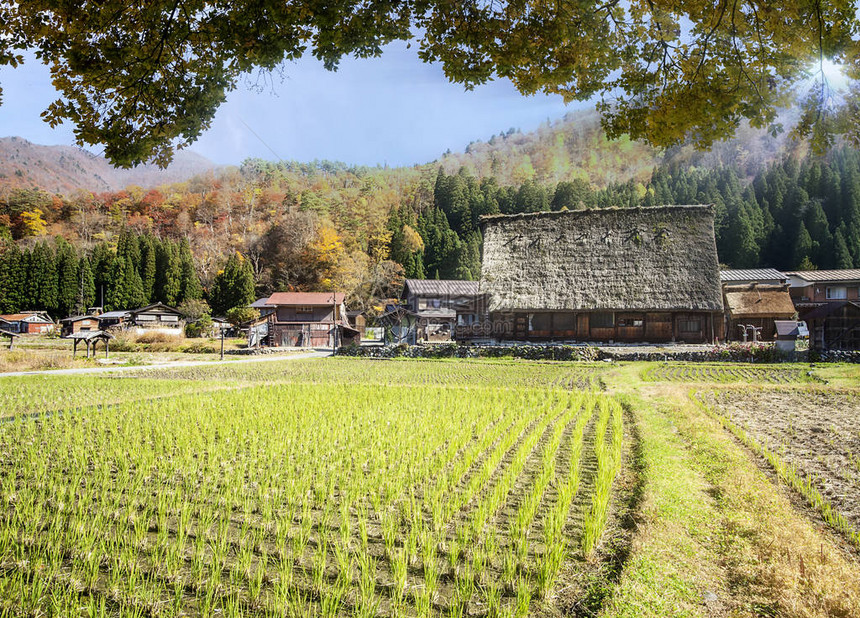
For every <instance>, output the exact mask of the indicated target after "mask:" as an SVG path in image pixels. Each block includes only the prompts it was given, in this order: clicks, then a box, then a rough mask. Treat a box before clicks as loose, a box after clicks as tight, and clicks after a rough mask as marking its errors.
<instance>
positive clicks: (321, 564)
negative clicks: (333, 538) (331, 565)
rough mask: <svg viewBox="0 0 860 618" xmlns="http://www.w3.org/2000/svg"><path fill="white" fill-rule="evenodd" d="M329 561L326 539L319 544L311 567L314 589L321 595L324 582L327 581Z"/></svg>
mask: <svg viewBox="0 0 860 618" xmlns="http://www.w3.org/2000/svg"><path fill="white" fill-rule="evenodd" d="M327 562H328V547H327V546H326V543H325V541H321V542H320V543H319V544H318V545H317V549H316V551H315V552H314V558H313V565H312V568H311V582H312V584H313V587H314V590H315V591H316V592H317V593H318V594H320V595H321V594H322V592H323V587H324V586H323V584H324V583H325V570H326V564H327Z"/></svg>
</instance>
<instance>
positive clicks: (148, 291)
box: [138, 234, 156, 303]
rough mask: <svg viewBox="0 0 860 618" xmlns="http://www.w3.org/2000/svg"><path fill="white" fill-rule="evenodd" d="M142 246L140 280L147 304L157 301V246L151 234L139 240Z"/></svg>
mask: <svg viewBox="0 0 860 618" xmlns="http://www.w3.org/2000/svg"><path fill="white" fill-rule="evenodd" d="M138 244H139V246H140V279H141V283H142V284H143V294H144V296H146V302H147V303H150V302H153V301H154V300H155V298H154V297H155V279H156V277H155V244H154V242H153V238H152V236H151V235H150V234H144V235H142V236H140V237H139V238H138Z"/></svg>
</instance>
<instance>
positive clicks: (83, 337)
mask: <svg viewBox="0 0 860 618" xmlns="http://www.w3.org/2000/svg"><path fill="white" fill-rule="evenodd" d="M65 339H71V340H72V358H74V357H75V356H76V355H77V353H78V344H79V343H81V342H83V343H84V345H85V346H86V347H87V358H89V357H90V352H92V355H93V356H95V355H96V345H97V344H98V343H99V342H102V343H103V344H104V348H105V358H107V357H108V355H109V354H110V340H111V339H113V335H111V334H110V333H108V332H106V331H103V330H95V331H90V332H78V333H72V334H70V335H69V336H67V337H65Z"/></svg>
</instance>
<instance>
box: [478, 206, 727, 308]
mask: <svg viewBox="0 0 860 618" xmlns="http://www.w3.org/2000/svg"><path fill="white" fill-rule="evenodd" d="M481 225H482V228H483V231H484V257H483V269H482V279H481V283H480V287H481V292H484V293H488V294H489V296H490V301H489V309H490V311H535V310H537V311H539V310H569V311H571V310H572V311H584V310H604V311H611V310H615V311H624V310H636V311H672V310H678V311H684V310H687V311H722V308H723V300H722V291H721V289H720V276H719V264H718V261H717V247H716V243H715V240H714V210H713V207H712V206H660V207H653V208H607V209H599V210H578V211H569V212H568V211H563V212H548V213H532V214H524V215H508V216H505V215H497V216H490V217H484V218H483V219H482V220H481Z"/></svg>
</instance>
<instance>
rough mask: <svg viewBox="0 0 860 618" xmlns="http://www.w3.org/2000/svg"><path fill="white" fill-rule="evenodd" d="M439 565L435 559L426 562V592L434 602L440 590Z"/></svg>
mask: <svg viewBox="0 0 860 618" xmlns="http://www.w3.org/2000/svg"><path fill="white" fill-rule="evenodd" d="M439 574H440V573H439V565H438V564H437V562H436V559H435V558H432V559H430V560H425V561H424V590H425V591H426V593H427V596H428V598H429V599H430V600H431V601H432V600H433V599H435V598H436V593H437V592H438V590H439Z"/></svg>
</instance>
